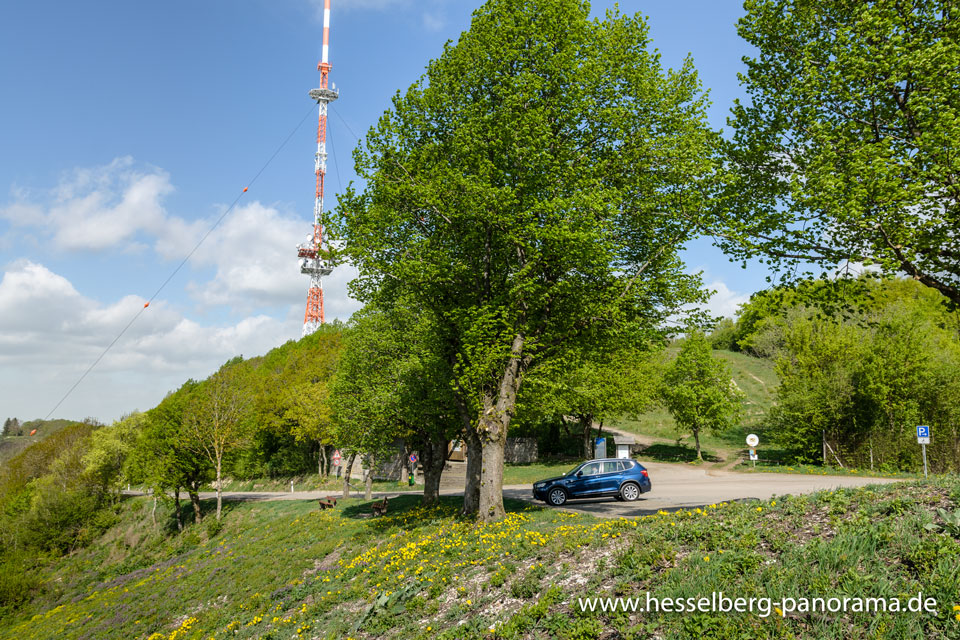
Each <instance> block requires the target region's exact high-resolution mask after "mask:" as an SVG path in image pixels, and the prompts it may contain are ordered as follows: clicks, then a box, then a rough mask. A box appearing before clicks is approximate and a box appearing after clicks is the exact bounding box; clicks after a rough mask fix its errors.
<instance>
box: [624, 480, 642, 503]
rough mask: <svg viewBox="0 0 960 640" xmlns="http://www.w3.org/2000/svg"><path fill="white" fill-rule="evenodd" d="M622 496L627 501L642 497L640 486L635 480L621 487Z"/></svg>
mask: <svg viewBox="0 0 960 640" xmlns="http://www.w3.org/2000/svg"><path fill="white" fill-rule="evenodd" d="M620 497H621V498H623V499H624V500H626V501H627V502H633V501H634V500H636V499H637V498H639V497H640V487H639V486H637V485H636V484H634V483H633V482H627V483H625V484H624V485H623V486H622V487H620Z"/></svg>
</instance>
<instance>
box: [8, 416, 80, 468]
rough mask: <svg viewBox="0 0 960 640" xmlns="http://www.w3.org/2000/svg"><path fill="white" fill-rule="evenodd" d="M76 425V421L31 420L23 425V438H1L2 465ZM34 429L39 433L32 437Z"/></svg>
mask: <svg viewBox="0 0 960 640" xmlns="http://www.w3.org/2000/svg"><path fill="white" fill-rule="evenodd" d="M76 423H77V422H76V421H75V420H31V421H30V422H25V423H23V425H22V428H23V435H22V436H2V437H0V464H3V463H5V462H7V461H8V460H10V459H11V458H12V457H14V456H15V455H17V454H18V453H20V452H21V451H23V450H24V449H26V448H27V447H29V446H30V445H32V444H33V443H35V442H40V441H41V440H43V439H44V438H46V437H47V436H50V435H53V434H54V433H56V432H57V431H60V430H61V429H63V428H64V427H66V426H68V425H71V424H76ZM34 429H36V430H37V432H36V433H35V434H34V435H32V436H31V435H29V434H30V432H31V431H33V430H34Z"/></svg>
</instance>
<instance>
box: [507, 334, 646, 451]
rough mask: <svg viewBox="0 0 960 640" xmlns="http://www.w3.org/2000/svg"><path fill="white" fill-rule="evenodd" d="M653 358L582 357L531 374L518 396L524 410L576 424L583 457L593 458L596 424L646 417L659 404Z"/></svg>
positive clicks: (625, 354)
mask: <svg viewBox="0 0 960 640" xmlns="http://www.w3.org/2000/svg"><path fill="white" fill-rule="evenodd" d="M654 362H655V361H654V357H653V355H652V354H650V353H647V352H644V351H639V350H635V349H620V350H616V351H613V352H610V353H602V354H601V353H592V354H584V355H582V356H580V357H578V358H576V359H575V358H572V357H571V358H567V359H565V360H561V361H559V362H555V363H553V366H552V367H550V368H549V369H547V368H544V369H543V370H540V371H534V372H531V373H530V374H529V376H528V378H527V383H528V384H527V386H526V387H525V389H524V391H523V393H521V395H520V399H519V403H518V406H519V407H520V410H522V411H527V412H529V411H531V410H532V411H534V412H535V413H537V414H539V415H541V416H556V415H560V416H567V417H569V418H573V419H574V420H575V421H576V424H577V430H578V433H579V436H580V452H581V455H582V457H583V458H584V459H585V460H588V459H590V458H592V457H593V437H592V436H593V425H594V423H596V422H597V421H599V422H600V423H601V424H602V423H603V421H604V420H605V419H607V418H611V417H619V416H623V415H636V414H639V413H642V412H643V411H645V410H646V409H647V408H649V407H650V405H652V404H654V403H655V402H656V399H657V390H658V389H657V386H658V385H657V378H656V376H655V374H654Z"/></svg>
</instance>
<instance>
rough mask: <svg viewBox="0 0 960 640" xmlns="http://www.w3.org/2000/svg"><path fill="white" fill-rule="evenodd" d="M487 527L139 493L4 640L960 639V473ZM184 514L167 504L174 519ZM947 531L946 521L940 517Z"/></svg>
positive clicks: (358, 509)
mask: <svg viewBox="0 0 960 640" xmlns="http://www.w3.org/2000/svg"><path fill="white" fill-rule="evenodd" d="M508 506H509V509H510V513H509V514H508V516H507V518H505V519H504V520H502V521H501V522H498V523H495V524H492V525H486V526H478V525H477V524H475V523H474V522H472V521H469V520H464V519H462V518H460V517H459V516H458V515H457V510H458V501H457V500H455V499H446V500H444V501H443V502H442V503H441V504H440V505H439V506H437V507H433V508H423V507H420V506H419V505H418V500H417V498H416V497H415V496H402V497H399V498H397V499H395V500H393V501H392V503H391V510H390V514H388V516H387V517H384V518H377V519H373V518H370V517H366V516H367V514H368V513H369V503H365V502H361V501H357V500H350V501H344V502H342V503H341V504H340V505H339V506H338V508H337V509H335V510H332V511H324V512H319V511H317V510H316V508H315V505H313V504H310V503H307V502H262V503H239V504H231V505H230V506H229V508H228V511H227V513H226V516H225V520H224V525H223V529H222V531H220V532H219V533H216V531H215V530H214V529H208V527H207V526H206V525H200V526H191V527H189V528H188V529H187V530H186V531H185V532H184V533H181V534H179V535H177V534H173V533H171V532H170V531H169V530H167V529H165V527H164V524H163V522H162V523H161V525H159V526H157V527H154V525H152V523H151V522H150V516H149V507H150V503H149V501H148V500H146V499H143V498H138V499H132V500H129V501H127V502H126V503H125V504H124V505H123V507H122V509H121V514H120V518H121V520H120V522H119V523H118V524H117V525H116V526H114V527H113V528H112V529H111V530H110V531H109V532H108V533H107V534H106V535H105V536H104V537H103V538H101V539H100V540H99V541H98V543H97V544H96V545H95V546H92V547H90V548H87V549H84V550H79V551H77V552H75V553H73V554H71V555H69V556H67V557H65V558H63V559H60V560H57V561H54V562H52V564H51V565H50V566H49V567H48V569H47V570H46V572H45V574H44V579H45V583H46V592H45V594H44V595H41V596H39V597H38V598H37V599H35V600H34V602H33V603H32V604H31V605H30V607H29V608H28V609H27V610H24V611H22V612H21V613H20V614H19V615H18V616H17V617H16V618H14V619H7V620H2V621H0V637H4V638H17V639H31V638H32V639H45V638H58V639H59V638H80V637H89V638H103V639H111V638H118V639H119V638H143V639H147V638H153V639H154V640H158V639H159V638H166V639H169V640H178V639H182V638H197V639H201V638H203V639H206V638H211V637H212V638H217V639H220V638H238V639H239V638H297V637H304V638H350V637H352V638H398V639H399V638H404V639H406V638H413V639H427V638H429V639H431V640H432V639H434V638H436V639H438V640H445V639H453V638H457V639H465V640H481V639H493V638H518V639H519V638H571V639H572V638H597V637H604V638H651V637H668V638H697V639H710V638H729V639H737V638H836V639H841V638H843V639H847V638H910V639H912V638H916V639H918V640H919V639H921V638H958V637H960V618H957V617H956V616H957V615H958V614H960V610H958V611H954V610H953V607H960V593H958V587H957V585H958V584H960V541H958V539H957V537H956V536H957V535H960V531H954V530H953V529H951V528H950V527H949V526H947V525H946V524H945V523H944V522H943V521H942V520H941V518H942V516H941V515H939V514H940V512H939V511H938V510H939V509H944V510H946V511H945V512H944V513H946V512H948V511H952V510H956V509H958V508H960V480H958V479H957V478H956V477H949V478H946V477H943V478H937V479H934V480H932V481H931V482H930V483H905V484H903V483H902V484H898V485H896V486H885V487H877V486H875V487H865V488H861V489H852V490H841V491H828V492H821V493H818V494H813V495H806V496H799V497H789V496H787V497H779V498H777V499H775V500H771V501H766V502H750V503H732V504H726V503H724V504H719V505H710V506H709V507H707V508H705V509H692V510H681V511H676V512H671V513H666V512H661V513H658V514H656V515H652V516H647V517H644V518H639V519H616V520H605V521H598V520H595V519H593V518H591V517H589V516H584V515H575V514H572V513H568V512H564V511H557V510H551V509H547V508H537V507H532V506H527V505H525V504H523V503H511V504H509V505H508ZM164 515H165V516H169V513H167V514H164ZM928 525H929V526H928ZM648 591H649V592H651V593H652V594H653V595H655V596H656V597H658V598H666V597H671V598H691V597H700V596H702V595H707V596H709V595H710V593H711V592H712V591H722V592H723V593H724V594H725V595H727V596H732V597H740V596H742V597H770V598H774V599H779V598H781V597H794V598H796V597H801V596H810V597H816V596H820V597H833V596H839V597H878V596H887V597H890V596H894V597H902V598H907V597H910V596H911V595H915V594H916V593H917V592H918V591H922V592H923V593H924V595H925V596H927V597H933V598H936V599H937V603H938V613H937V614H936V615H930V614H915V613H902V614H893V613H879V614H875V613H869V614H868V613H855V612H847V613H839V614H829V615H822V614H799V613H793V614H791V615H788V616H786V617H781V616H779V615H772V616H769V617H760V616H756V615H749V614H733V613H698V614H694V615H681V614H674V613H662V612H661V613H649V614H644V615H642V616H637V615H633V616H631V615H626V614H623V613H601V612H599V611H598V612H594V613H581V612H580V611H579V610H578V609H577V607H576V603H577V598H578V597H590V596H596V595H611V596H618V595H623V596H643V595H644V594H645V593H646V592H648Z"/></svg>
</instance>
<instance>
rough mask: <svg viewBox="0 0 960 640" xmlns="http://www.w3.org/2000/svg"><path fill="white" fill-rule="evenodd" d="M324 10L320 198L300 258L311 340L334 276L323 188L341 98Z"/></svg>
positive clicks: (317, 92)
mask: <svg viewBox="0 0 960 640" xmlns="http://www.w3.org/2000/svg"><path fill="white" fill-rule="evenodd" d="M323 4H324V6H323V56H322V58H321V60H320V64H318V65H317V71H319V72H320V87H319V88H317V89H312V90H311V91H310V97H311V98H313V99H314V100H316V101H317V104H318V105H320V119H319V122H318V123H317V155H316V157H315V161H314V169H315V173H316V175H317V190H316V198H315V200H314V203H313V234H312V236H311V237H310V238H309V239H308V240H307V242H304V243H303V244H299V245H297V256H298V257H299V258H300V273H305V274H307V275H308V276H310V289H309V291H308V292H307V311H306V313H304V315H303V335H305V336H307V335H310V334H311V333H313V332H314V331H316V330H317V328H318V327H319V326H320V325H321V324H323V277H324V276H328V275H330V274H331V273H332V272H333V269H332V268H331V267H330V264H329V263H328V262H327V260H326V259H324V258H323V257H322V253H321V251H322V249H323V186H324V181H325V180H326V177H327V107H328V106H329V105H330V103H331V102H333V101H334V100H336V99H337V98H338V97H339V96H340V94H339V92H338V91H337V90H336V86H334V87H333V88H330V86H329V83H330V61H329V54H330V0H324V3H323Z"/></svg>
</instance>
